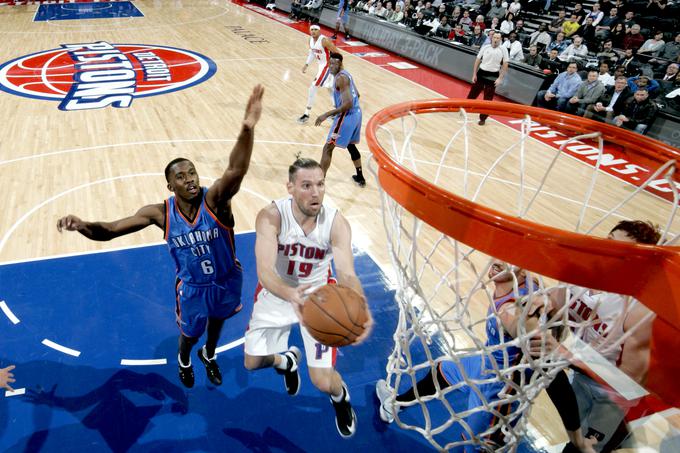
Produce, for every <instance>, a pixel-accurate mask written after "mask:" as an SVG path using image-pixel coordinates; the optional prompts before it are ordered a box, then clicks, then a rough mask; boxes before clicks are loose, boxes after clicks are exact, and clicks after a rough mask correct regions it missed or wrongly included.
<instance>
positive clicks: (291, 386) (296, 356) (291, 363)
mask: <svg viewBox="0 0 680 453" xmlns="http://www.w3.org/2000/svg"><path fill="white" fill-rule="evenodd" d="M283 356H284V357H285V358H286V360H288V367H287V368H286V369H285V370H280V369H278V368H275V370H276V372H277V373H279V374H282V375H283V382H284V383H285V385H286V392H288V394H289V395H290V396H295V395H297V394H298V392H299V391H300V372H299V371H298V365H299V363H300V350H299V349H298V348H296V347H295V346H291V347H290V349H288V350H287V351H286V352H284V353H283Z"/></svg>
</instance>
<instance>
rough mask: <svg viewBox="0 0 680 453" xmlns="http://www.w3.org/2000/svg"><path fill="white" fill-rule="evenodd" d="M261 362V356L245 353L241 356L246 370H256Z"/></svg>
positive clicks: (260, 365)
mask: <svg viewBox="0 0 680 453" xmlns="http://www.w3.org/2000/svg"><path fill="white" fill-rule="evenodd" d="M262 362H263V360H262V357H259V356H255V355H248V354H245V356H244V357H243V366H244V367H245V369H246V370H248V371H252V370H257V369H258V368H261V367H262Z"/></svg>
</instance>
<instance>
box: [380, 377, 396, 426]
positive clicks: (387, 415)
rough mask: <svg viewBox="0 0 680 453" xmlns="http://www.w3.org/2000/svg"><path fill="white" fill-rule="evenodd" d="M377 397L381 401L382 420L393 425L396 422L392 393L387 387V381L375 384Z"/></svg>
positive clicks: (381, 380) (382, 380) (383, 380)
mask: <svg viewBox="0 0 680 453" xmlns="http://www.w3.org/2000/svg"><path fill="white" fill-rule="evenodd" d="M375 395H376V396H377V397H378V400H379V401H380V411H379V412H380V419H381V420H382V421H384V422H385V423H392V422H393V421H394V414H393V413H392V401H391V400H392V391H391V390H390V388H389V387H388V385H387V381H386V380H385V379H380V380H379V381H378V382H376V383H375Z"/></svg>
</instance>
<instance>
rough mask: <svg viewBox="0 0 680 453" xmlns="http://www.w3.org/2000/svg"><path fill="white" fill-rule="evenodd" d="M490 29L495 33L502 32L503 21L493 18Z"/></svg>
mask: <svg viewBox="0 0 680 453" xmlns="http://www.w3.org/2000/svg"><path fill="white" fill-rule="evenodd" d="M489 29H490V30H493V31H498V32H500V30H501V21H500V20H499V19H498V18H497V17H493V18H491V23H490V24H489Z"/></svg>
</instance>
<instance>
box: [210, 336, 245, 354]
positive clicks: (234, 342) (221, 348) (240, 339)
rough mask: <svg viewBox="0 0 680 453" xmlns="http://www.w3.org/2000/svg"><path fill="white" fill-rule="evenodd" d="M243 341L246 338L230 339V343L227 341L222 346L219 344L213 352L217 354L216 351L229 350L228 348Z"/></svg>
mask: <svg viewBox="0 0 680 453" xmlns="http://www.w3.org/2000/svg"><path fill="white" fill-rule="evenodd" d="M245 342H246V338H245V337H242V338H239V339H238V340H234V341H232V342H231V343H227V344H225V345H224V346H220V347H219V348H216V349H215V354H218V353H220V352H224V351H228V350H230V349H233V348H235V347H236V346H240V345H242V344H243V343H245Z"/></svg>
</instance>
